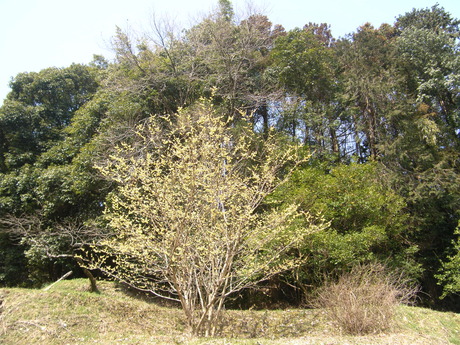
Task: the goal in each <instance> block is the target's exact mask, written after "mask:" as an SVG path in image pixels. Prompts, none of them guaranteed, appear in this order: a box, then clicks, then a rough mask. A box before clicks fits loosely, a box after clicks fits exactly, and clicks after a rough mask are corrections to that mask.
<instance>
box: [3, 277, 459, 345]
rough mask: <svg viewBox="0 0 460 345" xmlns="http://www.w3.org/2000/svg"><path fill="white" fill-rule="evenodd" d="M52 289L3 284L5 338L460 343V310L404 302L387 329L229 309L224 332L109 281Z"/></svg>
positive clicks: (105, 343) (309, 313) (17, 341)
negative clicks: (346, 331) (93, 289)
mask: <svg viewBox="0 0 460 345" xmlns="http://www.w3.org/2000/svg"><path fill="white" fill-rule="evenodd" d="M87 285H88V283H87V281H85V280H80V279H76V280H71V281H62V282H59V283H58V284H56V285H55V286H53V287H52V288H51V289H50V290H48V291H42V290H27V289H0V344H5V345H10V344H11V345H13V344H14V345H21V344H48V345H57V344H102V345H109V344H111V345H112V344H130V345H133V344H149V345H150V344H222V345H223V344H252V345H255V344H264V345H272V344H279V345H281V344H430V345H431V344H458V345H460V315H459V314H454V313H441V312H436V311H432V310H428V309H422V308H410V307H401V308H400V309H399V310H398V320H397V322H396V324H395V326H394V327H393V330H392V331H391V332H389V333H388V334H381V335H374V336H365V337H351V336H341V335H340V333H339V332H338V331H337V330H335V329H334V328H333V327H332V326H331V325H330V324H329V323H328V322H327V321H325V320H324V316H323V314H322V312H321V311H319V310H304V309H297V310H284V311H228V312H227V313H226V316H225V320H223V322H222V334H223V335H222V338H218V339H203V338H192V337H190V336H188V335H187V334H188V333H187V329H186V326H185V322H184V319H183V316H182V313H181V311H180V310H179V309H176V308H171V307H164V306H160V305H157V304H154V303H149V302H148V301H145V300H142V299H137V298H134V297H130V296H129V295H127V294H125V293H123V292H122V291H121V290H120V289H117V287H116V285H115V284H113V283H110V282H100V289H101V291H102V293H101V294H91V293H89V292H86V291H85V290H86V289H87Z"/></svg>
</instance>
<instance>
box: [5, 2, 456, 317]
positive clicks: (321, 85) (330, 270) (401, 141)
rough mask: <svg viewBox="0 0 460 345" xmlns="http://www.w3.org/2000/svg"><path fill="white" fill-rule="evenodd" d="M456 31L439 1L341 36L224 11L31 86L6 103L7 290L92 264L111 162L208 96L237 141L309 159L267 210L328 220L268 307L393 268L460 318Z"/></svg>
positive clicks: (120, 45) (136, 38) (119, 39)
mask: <svg viewBox="0 0 460 345" xmlns="http://www.w3.org/2000/svg"><path fill="white" fill-rule="evenodd" d="M459 25H460V21H459V20H458V19H456V18H453V17H452V16H451V15H450V14H449V13H448V12H446V11H445V10H444V9H443V8H442V7H441V6H439V5H434V6H433V7H431V8H422V9H414V10H412V11H410V12H407V13H405V14H402V15H400V16H398V17H397V20H396V22H395V23H394V24H393V25H390V24H382V25H381V26H380V27H378V28H376V27H373V26H372V25H371V24H365V25H363V26H361V27H359V28H358V29H357V30H356V32H354V33H352V34H350V35H347V36H346V37H344V38H340V39H336V38H334V37H333V36H332V34H331V31H330V28H329V26H328V25H327V24H325V23H318V24H317V23H307V24H306V25H305V26H304V27H302V28H296V29H292V30H285V29H284V28H283V27H282V26H281V25H277V24H273V23H272V22H271V21H270V20H269V18H268V17H267V16H265V15H263V14H261V13H259V12H257V11H255V12H253V13H247V14H246V15H244V16H236V15H235V13H234V11H233V8H232V5H231V3H230V2H228V1H225V0H221V1H219V6H218V7H217V9H216V10H215V11H213V12H211V13H209V14H208V15H206V16H205V17H203V19H202V20H201V21H199V22H198V23H197V24H196V25H194V26H192V27H191V28H188V29H183V30H182V29H181V28H175V27H173V26H171V25H169V23H168V22H167V21H164V20H161V19H156V20H155V21H154V22H153V25H152V30H151V31H148V32H144V33H141V34H135V33H134V32H131V31H129V30H122V29H120V28H118V29H117V31H116V34H115V36H114V38H113V42H112V46H113V49H114V51H115V54H116V58H115V60H114V61H107V60H106V59H105V58H104V57H102V56H95V57H94V60H93V61H92V62H91V63H90V64H88V65H82V64H73V65H71V66H69V67H66V68H47V69H44V70H42V71H40V72H30V73H20V74H18V75H17V76H16V77H14V78H13V80H12V81H11V83H10V87H11V91H10V92H9V94H8V96H7V98H6V99H5V101H4V102H3V105H2V106H1V108H0V174H1V179H0V216H1V217H2V221H1V224H2V226H1V230H2V232H1V233H0V249H1V250H0V283H1V284H2V285H4V286H18V285H19V286H39V285H41V284H43V283H45V282H49V281H51V280H54V279H56V278H58V277H60V276H61V275H62V274H63V273H65V272H66V271H68V270H69V269H73V270H76V271H78V270H79V268H78V267H79V266H80V265H81V266H84V265H82V263H83V261H85V260H89V258H90V257H91V254H92V249H93V248H94V246H95V245H97V244H98V243H100V241H101V239H106V238H107V237H110V236H111V235H112V234H113V231H114V228H113V227H110V224H107V222H106V221H105V220H104V212H105V211H104V210H105V209H106V206H107V205H111V204H113V200H114V198H115V197H114V195H117V193H118V191H119V189H118V185H117V183H116V182H114V181H113V179H107V178H105V177H104V176H103V174H101V173H100V170H98V169H97V167H98V166H101V165H103V164H104V162H108V161H109V160H110V159H111V157H112V156H113V155H114V154H115V153H116V152H117V148H118V147H120V145H122V144H123V143H127V142H128V143H130V144H132V145H136V143H140V142H141V141H139V142H136V135H135V133H136V131H137V129H138V128H139V124H142V123H145V122H146V121H147V120H148V119H150V118H151V117H152V116H153V115H157V116H160V118H161V116H163V115H166V114H169V115H172V114H177V113H178V112H179V113H180V111H182V110H181V109H191V111H193V109H194V108H193V107H194V106H195V105H196V104H197V103H200V102H203V101H202V99H203V98H205V99H210V102H211V103H212V106H213V107H214V108H215V109H217V110H216V112H217V113H219V114H221V115H223V116H227V117H228V119H231V121H230V122H229V128H232V129H237V128H240V127H239V125H240V123H242V122H245V123H250V125H251V128H252V129H251V131H250V132H248V131H242V132H241V133H244V135H245V136H248V135H250V136H253V138H254V140H259V141H261V142H263V141H264V140H267V138H268V137H269V136H270V135H271V134H270V133H271V132H272V131H276V133H277V134H278V135H279V137H281V138H282V139H280V140H282V141H281V142H282V143H285V142H291V143H296V144H299V145H300V146H301V147H302V155H303V156H304V157H308V159H307V160H306V161H305V162H303V163H302V164H300V165H299V166H297V167H296V168H295V169H294V172H293V173H292V175H289V179H288V181H287V182H286V183H284V184H283V185H281V186H280V187H279V188H277V189H276V190H275V191H274V192H273V193H271V194H270V196H268V197H267V199H266V200H265V202H264V203H263V204H262V205H260V208H258V209H257V210H256V211H255V212H262V211H264V210H266V209H270V208H281V209H283V208H285V207H287V206H288V205H290V204H293V203H296V204H298V205H299V208H300V210H301V211H303V212H305V213H308V214H310V215H311V216H312V217H316V219H321V221H322V222H324V223H327V224H328V226H327V228H326V229H324V230H322V231H318V232H315V233H312V234H308V236H307V237H306V238H305V239H304V240H303V241H302V243H300V244H298V245H297V247H296V248H295V251H291V252H288V253H287V254H286V255H291V256H292V257H299V256H301V257H305V258H308V260H305V262H303V263H302V265H300V266H298V267H296V268H295V269H291V270H285V271H284V272H283V273H280V274H278V275H277V276H275V277H271V279H270V280H269V282H268V283H267V282H265V283H264V284H265V286H263V284H262V285H261V286H260V288H262V287H265V288H266V286H267V284H268V285H269V286H270V288H271V290H272V291H275V292H276V293H273V294H272V295H271V299H270V301H269V303H273V304H274V303H276V302H280V301H284V302H286V301H287V302H289V303H301V302H304V299H305V297H306V296H307V295H308V293H309V291H311V290H313V289H314V288H315V287H318V286H321V284H322V283H323V281H324V278H325V277H326V276H327V277H331V276H339V275H340V274H342V273H344V272H347V271H349V270H350V269H351V268H352V267H354V266H356V265H357V264H366V263H370V262H381V263H384V264H385V265H387V266H388V267H390V268H391V269H393V270H399V271H402V272H404V273H405V274H406V275H407V276H408V277H410V278H412V279H414V280H416V281H418V282H419V283H420V284H421V286H422V291H421V293H420V298H421V303H424V304H427V305H430V306H433V307H443V308H449V309H453V310H457V311H458V310H459V299H458V292H459V291H460V268H459V267H460V242H459V239H458V235H459V230H458V223H459V197H460V190H459V188H460V187H459V186H460V184H459V152H460V151H459V149H460V147H459V145H460V141H459V139H460V138H459V135H460V132H459V130H460V128H459V125H460V122H459V121H460V118H459V114H460V113H459V106H460V93H459V85H460V55H459V33H460V27H459ZM165 119H166V117H165ZM282 147H283V146H282V145H281V144H280V148H282ZM305 222H306V220H305ZM305 222H303V221H302V220H298V221H297V222H296V223H295V224H294V225H293V226H295V227H296V228H297V229H302V228H308V227H309V226H310V223H305ZM78 272H80V273H79V274H84V272H83V271H78ZM247 298H249V297H247Z"/></svg>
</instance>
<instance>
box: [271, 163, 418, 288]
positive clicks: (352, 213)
mask: <svg viewBox="0 0 460 345" xmlns="http://www.w3.org/2000/svg"><path fill="white" fill-rule="evenodd" d="M379 169H380V167H379V164H377V163H366V164H356V163H354V164H350V165H339V166H336V167H330V166H329V167H328V166H327V165H321V164H320V165H313V166H307V167H305V168H302V169H300V170H299V171H297V172H296V173H295V174H294V176H293V178H292V180H291V182H290V184H288V185H285V186H284V187H283V188H282V189H281V190H279V191H278V193H276V194H275V199H276V200H284V201H285V202H288V203H291V202H300V203H301V205H302V208H303V209H304V210H305V211H309V212H312V213H313V214H314V215H316V216H317V217H322V218H324V219H325V220H326V221H328V222H329V223H330V227H329V229H327V230H325V231H322V232H319V233H317V234H313V235H312V236H311V237H310V240H309V241H308V242H307V243H305V247H304V248H303V255H307V256H308V257H310V260H309V261H308V262H307V264H306V265H305V266H304V267H303V268H302V270H301V271H299V272H297V275H298V277H299V278H300V279H301V280H303V283H308V284H313V285H315V286H317V285H318V284H320V283H321V282H322V280H323V279H324V277H325V276H326V275H328V276H330V275H331V274H334V275H336V274H340V273H343V272H346V271H348V269H349V268H350V267H352V266H354V265H356V264H361V263H368V262H373V261H380V262H385V263H388V264H389V265H390V266H392V267H397V268H399V269H404V270H405V271H406V272H407V273H408V274H409V275H411V276H413V277H417V276H418V275H419V274H420V270H419V267H418V265H417V263H416V262H415V261H414V255H413V254H414V252H416V247H414V246H411V245H410V244H409V243H408V241H407V239H405V236H406V232H407V230H408V226H407V220H408V214H407V213H406V212H405V206H406V205H405V202H404V199H403V198H402V197H400V196H398V195H397V194H395V193H394V192H393V191H392V190H391V189H390V188H388V187H386V186H385V184H384V183H383V182H382V181H381V180H380V178H379ZM298 226H302V224H299V225H298Z"/></svg>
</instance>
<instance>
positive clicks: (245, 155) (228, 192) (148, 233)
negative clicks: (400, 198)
mask: <svg viewBox="0 0 460 345" xmlns="http://www.w3.org/2000/svg"><path fill="white" fill-rule="evenodd" d="M230 124H231V119H230V120H229V119H227V120H226V119H225V118H224V117H223V116H221V115H219V114H218V113H217V112H216V111H215V110H214V108H213V107H212V106H211V105H210V104H208V102H207V101H202V102H201V103H200V104H199V105H197V106H195V107H192V109H191V110H190V109H189V110H186V111H183V110H181V111H179V113H178V114H177V115H176V116H174V117H170V118H166V119H165V118H164V117H162V118H159V117H152V118H151V119H150V120H149V121H148V122H147V123H145V124H143V125H141V126H139V128H138V131H137V137H136V138H134V139H133V140H132V141H131V142H130V143H125V144H123V145H122V146H120V147H118V150H117V152H116V154H115V155H113V156H111V159H110V160H109V161H108V162H106V163H105V164H103V165H100V166H99V170H100V171H101V173H102V174H103V175H104V176H105V177H107V178H109V179H111V180H113V181H115V182H116V183H117V184H118V188H117V189H116V192H114V193H113V194H112V195H111V196H110V198H109V200H108V202H107V208H106V212H105V216H106V217H107V220H108V224H109V226H110V227H111V228H112V229H113V231H114V237H113V238H111V239H110V240H106V241H103V242H102V246H100V247H98V251H99V252H100V253H103V254H104V255H100V256H99V261H98V262H97V264H98V266H99V267H100V268H102V269H103V270H104V271H105V272H107V273H109V274H111V275H113V276H115V277H117V278H118V279H121V280H123V281H125V282H126V283H128V284H130V285H132V286H135V287H137V288H142V289H145V290H149V291H151V292H153V293H155V294H156V295H159V296H162V297H166V298H170V299H171V298H173V299H176V300H178V301H180V303H181V305H182V308H183V310H184V312H185V315H186V318H187V320H188V323H189V326H190V327H191V329H192V332H193V333H194V334H197V335H206V336H208V335H213V334H215V332H216V322H217V320H218V317H219V314H220V312H221V310H222V307H223V304H224V301H225V299H226V298H227V297H228V296H229V295H231V294H232V293H234V292H236V291H238V290H241V289H243V288H246V287H249V286H251V285H254V284H255V283H257V282H258V281H261V280H264V279H268V278H269V277H270V276H272V275H274V274H276V273H279V272H281V271H284V270H287V269H290V268H292V267H293V266H295V265H297V264H298V263H299V262H300V261H301V260H302V258H299V257H297V258H292V257H290V256H288V255H285V254H286V252H287V251H288V250H290V249H292V248H294V247H295V246H296V245H297V244H298V243H299V242H300V241H302V240H303V239H304V237H305V235H307V234H308V233H311V232H312V231H314V230H317V229H320V228H321V227H323V225H322V223H321V222H318V224H314V222H313V220H311V222H310V223H308V224H311V226H310V227H309V228H298V227H295V226H292V221H293V220H295V219H296V218H297V217H300V216H304V217H309V216H308V215H305V214H299V213H298V212H297V207H296V205H291V206H289V207H286V208H284V209H277V210H276V211H270V212H262V211H261V210H260V205H261V203H262V202H263V201H264V199H265V198H266V196H267V195H268V194H270V193H271V192H272V191H273V190H274V188H276V186H278V185H279V184H280V183H282V182H283V178H280V176H281V175H284V176H286V173H284V174H280V169H281V168H285V167H286V163H288V162H290V163H292V162H294V163H295V162H296V161H298V160H297V158H296V150H295V148H291V146H289V145H286V147H285V148H283V149H280V147H279V143H278V144H277V141H276V140H275V138H274V137H270V138H268V139H267V140H266V141H264V142H257V141H256V140H255V139H254V135H252V134H251V135H242V134H241V132H244V131H245V130H248V129H249V127H247V128H246V129H245V126H244V125H243V126H242V127H241V128H239V134H238V135H235V134H234V133H235V132H236V130H235V126H231V125H230ZM294 165H295V164H294ZM291 166H292V164H291ZM285 170H286V169H285ZM101 248H102V249H101Z"/></svg>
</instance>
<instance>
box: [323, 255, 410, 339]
mask: <svg viewBox="0 0 460 345" xmlns="http://www.w3.org/2000/svg"><path fill="white" fill-rule="evenodd" d="M416 292H417V289H416V288H414V287H413V286H411V285H410V284H408V283H407V281H405V280H404V279H403V277H402V276H401V275H396V274H392V273H390V272H388V270H387V269H386V268H385V266H384V265H382V264H368V265H360V266H356V267H354V268H353V269H352V270H351V271H350V272H349V273H346V274H344V275H342V276H341V277H340V278H339V279H338V280H337V281H329V282H327V283H326V284H325V285H324V286H323V287H322V288H321V289H320V290H319V292H318V295H317V298H316V301H315V305H316V306H317V307H319V308H323V309H324V310H325V311H326V313H327V315H328V316H329V319H330V320H332V322H334V324H335V325H336V326H338V327H339V328H340V329H341V330H342V331H343V332H345V333H346V334H351V335H365V334H378V333H382V332H385V331H388V330H389V329H390V327H391V326H392V324H393V321H394V316H395V312H396V308H397V306H398V305H400V304H404V303H408V302H410V301H411V300H412V299H413V298H414V297H415V295H416Z"/></svg>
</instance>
